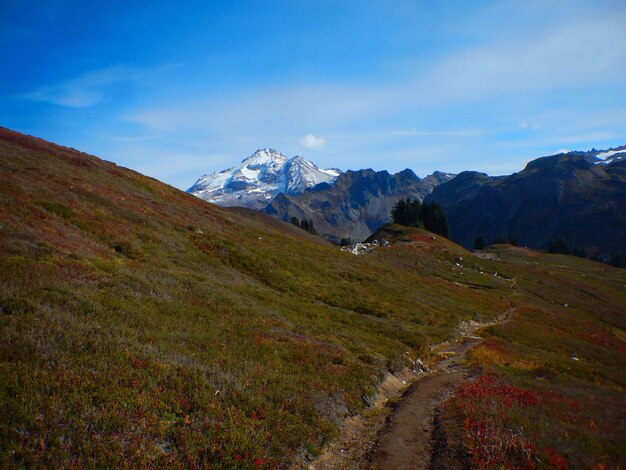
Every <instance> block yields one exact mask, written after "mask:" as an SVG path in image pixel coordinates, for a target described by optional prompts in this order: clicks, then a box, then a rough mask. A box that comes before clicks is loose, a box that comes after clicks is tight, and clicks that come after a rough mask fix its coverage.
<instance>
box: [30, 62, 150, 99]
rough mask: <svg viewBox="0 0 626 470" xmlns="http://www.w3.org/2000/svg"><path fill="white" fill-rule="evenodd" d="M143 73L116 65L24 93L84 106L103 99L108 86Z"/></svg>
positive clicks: (132, 78) (132, 79)
mask: <svg viewBox="0 0 626 470" xmlns="http://www.w3.org/2000/svg"><path fill="white" fill-rule="evenodd" d="M142 74H143V72H142V71H141V70H139V69H137V68H134V67H126V66H121V65H115V66H111V67H107V68H103V69H98V70H92V71H89V72H85V73H83V74H81V75H79V76H78V77H75V78H72V79H70V80H66V81H64V82H61V83H57V84H55V85H49V86H44V87H41V88H39V89H37V90H35V91H33V92H31V93H28V94H26V95H24V98H27V99H30V100H34V101H42V102H46V103H52V104H56V105H58V106H66V107H70V108H84V107H88V106H93V105H95V104H97V103H99V102H100V101H102V99H103V98H104V94H105V91H106V90H107V88H108V87H110V86H112V85H115V84H117V83H122V82H129V81H134V80H137V79H139V78H140V77H141V76H142Z"/></svg>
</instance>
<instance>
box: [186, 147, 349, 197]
mask: <svg viewBox="0 0 626 470" xmlns="http://www.w3.org/2000/svg"><path fill="white" fill-rule="evenodd" d="M339 173H340V172H339V171H336V170H324V169H320V168H318V167H317V165H315V163H313V162H311V161H309V160H307V159H306V158H304V157H302V156H299V155H297V156H295V157H293V158H291V159H290V158H288V157H286V156H285V155H283V154H282V153H280V152H279V151H277V150H275V149H272V148H262V149H258V150H257V151H256V152H254V153H253V154H252V155H250V156H249V157H246V158H245V159H243V160H242V162H241V163H240V164H239V165H238V166H236V167H233V168H229V169H227V170H222V171H220V172H215V173H212V174H210V175H205V176H203V177H202V178H200V179H199V180H198V181H196V183H195V184H194V185H193V186H192V187H191V188H189V189H188V190H187V191H188V192H189V193H191V194H193V195H195V196H197V197H199V198H201V199H204V200H205V201H209V202H213V203H215V204H218V205H222V206H245V207H249V208H252V209H261V208H263V207H265V206H266V205H267V204H268V203H269V202H270V201H271V200H272V199H273V198H274V197H275V196H276V195H277V194H278V193H281V192H285V193H287V194H298V193H301V192H302V191H304V190H305V189H307V188H310V187H313V186H315V185H317V184H319V183H330V182H334V181H335V179H337V176H338V175H339Z"/></svg>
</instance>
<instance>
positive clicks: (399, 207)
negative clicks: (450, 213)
mask: <svg viewBox="0 0 626 470" xmlns="http://www.w3.org/2000/svg"><path fill="white" fill-rule="evenodd" d="M391 220H392V221H393V223H394V224H399V225H406V226H408V227H419V228H423V229H425V230H428V231H430V232H433V233H436V234H438V235H441V236H442V237H446V238H450V228H449V226H448V218H447V217H446V213H445V212H444V210H443V208H442V207H441V206H440V205H439V204H437V203H436V202H432V203H430V204H422V203H421V202H419V201H418V200H414V199H411V198H406V199H401V200H399V201H398V202H397V203H396V205H395V206H393V209H392V210H391Z"/></svg>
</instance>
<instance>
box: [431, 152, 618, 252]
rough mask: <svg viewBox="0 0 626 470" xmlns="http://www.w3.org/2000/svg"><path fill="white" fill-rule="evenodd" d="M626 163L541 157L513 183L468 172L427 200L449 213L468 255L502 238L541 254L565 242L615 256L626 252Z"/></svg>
mask: <svg viewBox="0 0 626 470" xmlns="http://www.w3.org/2000/svg"><path fill="white" fill-rule="evenodd" d="M624 156H626V147H620V148H618V149H617V150H612V151H604V152H601V151H592V152H570V153H567V154H559V155H553V156H550V157H543V158H539V159H537V160H534V161H532V162H530V163H529V164H528V165H527V166H526V168H525V169H524V170H522V171H521V172H519V173H516V174H513V175H510V176H503V177H489V176H487V175H485V174H482V173H476V172H463V173H460V174H459V175H458V176H457V177H456V178H454V179H453V180H452V181H450V182H447V183H444V184H442V185H440V186H438V187H436V188H435V189H434V190H433V192H432V193H431V194H430V195H428V196H427V197H426V201H427V202H430V201H435V202H438V203H439V204H440V205H441V206H442V207H443V208H444V210H445V211H446V214H447V216H448V221H449V224H450V231H451V236H452V239H453V240H454V241H456V242H458V243H460V244H462V245H464V246H466V247H468V248H471V247H472V246H473V243H474V239H475V237H477V236H483V237H484V239H485V241H486V242H487V243H490V242H491V241H492V240H493V239H494V238H495V237H496V236H499V235H502V236H507V237H515V238H516V239H517V241H518V243H519V244H521V245H526V246H529V247H534V248H545V247H546V246H547V244H548V243H549V242H550V241H551V240H558V239H563V240H566V241H568V243H570V244H572V245H574V246H577V247H580V248H583V249H585V250H586V252H587V254H588V255H590V256H593V255H595V256H601V257H608V256H610V254H611V253H612V252H613V251H624V250H625V249H626V160H625V159H624Z"/></svg>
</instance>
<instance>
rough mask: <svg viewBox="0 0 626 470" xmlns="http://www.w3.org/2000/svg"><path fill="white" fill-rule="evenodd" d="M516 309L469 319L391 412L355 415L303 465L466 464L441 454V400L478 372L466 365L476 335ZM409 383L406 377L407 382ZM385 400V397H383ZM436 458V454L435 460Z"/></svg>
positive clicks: (436, 347) (396, 466) (405, 466)
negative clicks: (491, 317)
mask: <svg viewBox="0 0 626 470" xmlns="http://www.w3.org/2000/svg"><path fill="white" fill-rule="evenodd" d="M514 310H515V308H514V307H511V308H510V309H509V310H508V311H507V312H505V313H503V314H502V315H501V316H500V317H499V318H497V319H496V320H495V321H493V322H490V323H479V322H475V321H470V322H464V323H462V324H461V325H460V327H459V335H458V337H457V338H456V339H454V340H452V341H444V342H443V343H439V344H436V345H433V346H432V347H431V351H432V352H433V353H434V354H436V355H440V356H442V357H443V359H442V360H440V361H438V362H436V363H435V364H434V365H432V366H431V372H430V373H428V374H423V375H421V376H419V378H417V380H415V376H413V377H412V378H410V377H409V376H407V377H400V379H404V378H406V380H407V382H408V381H409V380H415V382H413V384H412V385H410V386H409V388H408V389H407V390H406V392H405V393H404V394H403V395H402V398H401V399H400V400H399V403H398V404H397V405H396V407H395V409H394V410H393V411H392V413H391V415H389V416H388V412H387V413H385V412H382V410H381V409H380V408H381V407H382V403H381V407H379V408H378V410H377V409H376V407H374V409H372V410H370V414H369V416H365V417H364V416H354V417H351V418H349V419H348V420H347V421H346V422H345V423H344V425H343V426H342V430H341V436H340V438H339V439H338V440H337V441H335V443H334V444H333V445H332V446H331V447H330V448H328V449H327V451H326V452H325V453H324V454H323V455H322V456H320V458H318V459H317V461H315V462H314V463H313V464H312V465H310V466H309V465H306V466H298V467H299V468H303V467H308V468H315V469H318V470H322V469H324V470H325V469H364V468H370V469H394V470H396V469H398V470H399V469H422V468H428V469H432V468H442V469H443V468H446V469H449V468H464V465H463V462H462V461H458V462H455V461H454V458H453V459H452V460H451V459H450V456H449V454H450V453H449V452H447V454H448V455H446V456H445V457H441V454H442V452H443V453H446V449H441V446H440V444H439V443H438V436H437V426H436V423H437V422H438V418H439V410H440V406H441V404H442V403H443V402H444V401H445V400H446V399H447V398H448V397H450V396H451V395H452V394H453V393H454V391H455V390H456V389H457V387H459V385H461V384H462V383H463V382H465V381H466V380H469V379H470V378H471V377H472V375H473V373H472V371H470V370H469V368H468V367H466V366H465V365H464V358H465V354H466V353H467V351H469V350H470V349H471V348H472V347H474V346H476V345H477V344H479V343H480V342H481V341H482V339H481V338H480V337H478V336H476V333H477V331H478V330H480V329H481V328H485V327H488V326H491V325H495V324H498V323H502V322H504V321H506V320H508V319H509V318H510V317H511V316H512V314H513V312H514ZM396 380H397V379H396ZM402 382H404V380H402ZM383 401H386V400H383ZM433 456H434V457H436V458H433Z"/></svg>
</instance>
